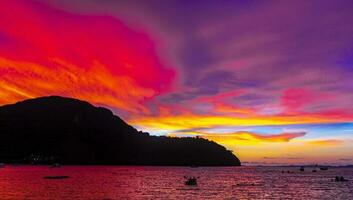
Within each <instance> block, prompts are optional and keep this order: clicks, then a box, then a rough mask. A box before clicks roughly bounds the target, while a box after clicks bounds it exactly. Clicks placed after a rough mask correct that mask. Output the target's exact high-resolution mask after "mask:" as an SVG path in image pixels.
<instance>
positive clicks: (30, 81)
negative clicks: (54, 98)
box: [0, 0, 174, 110]
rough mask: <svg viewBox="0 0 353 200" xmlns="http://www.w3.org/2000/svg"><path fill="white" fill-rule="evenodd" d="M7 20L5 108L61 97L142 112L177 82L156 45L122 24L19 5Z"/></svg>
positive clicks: (0, 35) (1, 90) (1, 28)
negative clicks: (27, 100) (148, 102)
mask: <svg viewBox="0 0 353 200" xmlns="http://www.w3.org/2000/svg"><path fill="white" fill-rule="evenodd" d="M0 19H1V20H0V44H1V45H0V61H1V62H0V77H1V79H0V95H1V96H0V97H1V98H0V99H1V100H0V104H4V103H12V102H14V101H18V100H21V99H24V98H29V97H36V96H43V95H49V94H58V95H63V96H70V97H76V98H80V99H84V100H88V101H90V102H92V103H97V104H105V105H109V106H112V107H116V108H121V109H128V110H136V109H137V110H143V109H144V108H143V102H144V101H145V100H146V99H148V98H152V97H154V96H155V95H158V94H160V93H162V92H165V91H167V90H169V86H170V85H171V82H172V80H173V77H174V71H171V70H169V68H167V67H165V66H164V65H163V64H162V63H161V62H160V60H159V58H158V56H157V54H156V50H155V45H154V43H153V42H152V41H151V40H150V39H149V37H148V36H147V35H146V34H144V33H143V32H136V31H134V30H132V29H130V28H129V27H127V26H126V25H124V24H123V23H122V22H121V21H119V20H118V19H116V18H113V17H109V16H85V15H78V14H71V13H68V12H64V11H61V10H56V9H53V8H50V7H48V6H46V5H44V4H41V3H38V2H31V1H16V0H14V1H4V2H2V3H1V6H0Z"/></svg>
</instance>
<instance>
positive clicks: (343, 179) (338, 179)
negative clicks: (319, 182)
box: [335, 176, 348, 182]
mask: <svg viewBox="0 0 353 200" xmlns="http://www.w3.org/2000/svg"><path fill="white" fill-rule="evenodd" d="M335 181H336V182H345V181H348V180H347V179H345V178H344V177H343V176H336V177H335Z"/></svg>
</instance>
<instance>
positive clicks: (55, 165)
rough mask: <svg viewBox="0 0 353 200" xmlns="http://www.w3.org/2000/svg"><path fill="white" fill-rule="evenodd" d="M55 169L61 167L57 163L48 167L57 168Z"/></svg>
mask: <svg viewBox="0 0 353 200" xmlns="http://www.w3.org/2000/svg"><path fill="white" fill-rule="evenodd" d="M57 167H61V165H60V164H59V163H55V164H54V165H52V166H50V168H57Z"/></svg>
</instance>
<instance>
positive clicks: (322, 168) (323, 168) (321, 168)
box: [320, 167, 328, 171]
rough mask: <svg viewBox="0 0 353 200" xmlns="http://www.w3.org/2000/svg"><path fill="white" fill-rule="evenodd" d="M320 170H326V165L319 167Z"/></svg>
mask: <svg viewBox="0 0 353 200" xmlns="http://www.w3.org/2000/svg"><path fill="white" fill-rule="evenodd" d="M320 170H323V171H325V170H328V167H320Z"/></svg>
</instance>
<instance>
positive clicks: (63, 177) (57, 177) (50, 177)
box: [44, 176, 70, 179]
mask: <svg viewBox="0 0 353 200" xmlns="http://www.w3.org/2000/svg"><path fill="white" fill-rule="evenodd" d="M67 178H70V177H69V176H45V177H44V179H67Z"/></svg>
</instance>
